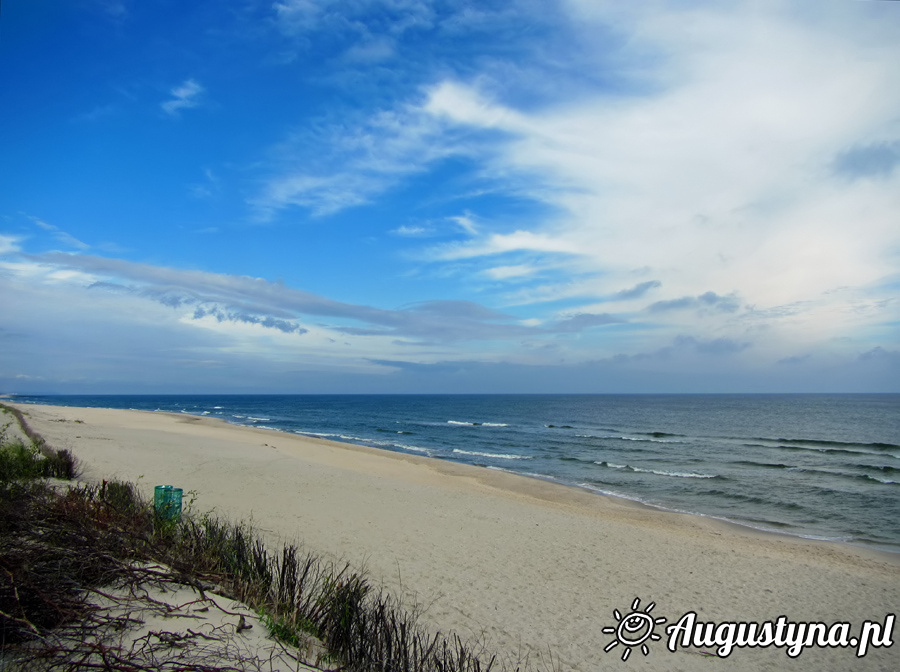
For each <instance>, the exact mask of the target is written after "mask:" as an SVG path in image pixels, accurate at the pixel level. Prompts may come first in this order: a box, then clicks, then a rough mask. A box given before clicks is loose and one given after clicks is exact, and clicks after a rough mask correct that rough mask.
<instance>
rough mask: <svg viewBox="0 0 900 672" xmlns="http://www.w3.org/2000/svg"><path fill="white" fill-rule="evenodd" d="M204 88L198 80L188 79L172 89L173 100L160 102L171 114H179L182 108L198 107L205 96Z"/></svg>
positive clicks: (166, 111) (167, 112)
mask: <svg viewBox="0 0 900 672" xmlns="http://www.w3.org/2000/svg"><path fill="white" fill-rule="evenodd" d="M205 91H206V89H204V88H203V87H202V86H201V85H200V84H199V83H198V82H197V81H196V80H194V79H186V80H185V81H184V83H182V84H180V85H179V86H176V87H175V88H174V89H172V90H171V92H170V94H171V95H172V99H171V100H167V101H165V102H163V103H161V104H160V107H162V109H163V111H164V112H165V113H166V114H168V115H170V116H177V114H178V112H179V111H180V110H185V109H189V108H192V107H197V106H198V105H199V104H200V100H201V98H202V97H203V94H204V92H205Z"/></svg>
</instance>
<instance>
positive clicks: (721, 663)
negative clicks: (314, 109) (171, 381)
mask: <svg viewBox="0 0 900 672" xmlns="http://www.w3.org/2000/svg"><path fill="white" fill-rule="evenodd" d="M13 405H15V404H13ZM15 406H16V407H17V408H19V409H20V410H21V411H22V412H23V413H24V414H25V416H26V419H27V421H28V423H29V424H30V425H31V427H32V428H33V429H34V430H35V431H37V432H38V433H40V434H41V435H43V436H44V437H45V438H46V440H47V441H48V443H49V444H50V445H52V446H53V447H55V448H58V449H62V448H67V449H69V450H71V451H72V452H73V453H74V454H75V455H76V456H77V457H78V459H79V460H80V462H81V464H82V468H83V472H84V477H85V478H87V479H89V480H99V479H109V478H118V479H122V480H128V481H132V482H136V483H137V484H138V485H139V487H140V489H141V490H142V491H143V492H144V493H145V495H147V496H148V497H149V496H150V495H151V494H152V490H153V487H154V486H155V485H158V484H164V483H165V484H172V485H175V486H177V487H181V488H183V489H184V491H185V493H186V495H185V496H186V500H188V501H190V500H194V503H193V511H194V512H198V513H202V512H206V511H212V512H214V513H215V514H216V515H219V516H221V517H225V518H228V519H231V520H236V521H239V520H244V521H247V522H251V523H252V526H253V527H254V529H255V530H256V531H257V532H258V533H260V534H261V535H263V536H264V537H265V538H266V539H268V540H271V541H272V542H273V543H280V542H296V541H299V542H301V543H302V544H303V545H304V547H305V548H307V549H309V550H313V551H316V552H319V553H323V554H326V555H328V556H332V557H335V558H340V559H345V560H347V561H349V562H350V563H351V564H353V565H354V566H356V567H365V568H366V569H367V571H368V573H369V575H370V577H371V579H372V580H373V582H375V583H379V584H383V585H384V586H385V587H387V588H388V589H389V590H391V591H394V592H395V593H396V594H399V595H402V597H403V599H404V601H405V602H406V603H408V604H410V605H412V604H414V603H415V604H418V605H419V606H420V607H421V608H422V609H423V620H424V622H425V623H426V624H428V625H429V626H430V627H432V628H435V629H441V630H444V631H446V630H449V629H452V630H455V631H456V632H458V633H459V634H460V635H462V636H463V637H479V636H483V637H484V639H485V643H486V646H487V647H488V648H489V649H490V650H492V651H494V652H496V653H498V654H500V655H501V656H508V657H512V658H515V657H519V656H524V655H526V654H529V655H530V657H531V659H532V662H535V661H537V660H539V659H540V660H543V662H544V663H548V664H549V663H550V660H551V655H552V662H553V664H555V665H557V666H558V669H560V670H577V671H585V672H587V671H589V670H598V669H608V670H615V669H632V670H686V671H687V670H706V669H710V670H712V669H725V668H726V667H727V668H728V669H730V670H849V669H853V670H857V669H858V670H895V669H897V668H898V666H900V645H897V644H894V645H892V646H886V645H885V646H882V647H878V648H875V647H871V648H870V649H869V651H868V652H867V653H866V655H865V656H864V657H857V649H856V647H855V646H847V647H832V648H828V647H815V646H813V647H809V648H806V649H804V650H803V652H802V654H801V655H799V656H798V657H796V658H791V657H789V656H788V655H787V654H786V652H785V648H783V647H782V648H779V647H777V646H770V647H767V648H764V649H763V648H742V649H737V648H736V649H735V650H734V651H733V652H732V653H731V655H730V656H729V657H728V658H727V660H723V659H721V658H719V657H717V656H715V655H710V654H712V653H713V650H714V649H709V648H707V649H703V650H701V649H700V648H695V647H688V648H683V647H679V648H678V650H677V651H676V652H670V651H669V650H668V649H667V644H668V639H669V637H668V636H667V634H666V631H665V627H666V626H668V625H670V624H672V623H676V622H678V621H679V620H680V619H681V617H682V615H684V614H686V613H688V612H696V614H697V617H696V620H697V621H701V622H704V623H709V622H713V623H725V622H741V621H743V622H748V621H756V622H760V623H762V622H765V621H776V619H778V618H779V617H780V616H784V617H785V618H786V620H787V621H789V622H792V623H806V622H821V623H825V624H827V625H828V626H831V625H833V624H835V623H847V624H849V632H850V634H851V635H852V636H853V637H856V636H857V635H859V634H860V631H861V629H862V627H863V624H864V623H865V622H867V621H869V622H873V623H878V624H883V623H884V622H885V620H886V617H887V616H888V615H889V614H895V613H896V612H897V606H898V604H900V556H897V555H894V554H886V553H879V552H876V551H869V550H866V549H861V548H857V547H852V546H848V545H842V544H835V543H824V542H814V541H808V540H803V539H797V538H792V537H787V536H779V535H772V534H763V533H758V532H755V531H753V530H750V529H746V528H741V527H738V526H735V525H729V524H727V523H723V522H721V521H717V520H712V519H708V518H703V517H699V516H689V515H683V514H675V513H669V512H662V511H658V510H655V509H651V508H649V507H644V506H641V505H637V504H634V503H631V502H628V501H625V500H616V499H613V498H608V497H602V496H599V495H595V494H592V493H589V492H585V491H581V490H579V489H577V488H569V487H565V486H561V485H557V484H554V483H549V482H545V481H540V480H537V479H531V478H527V477H523V476H517V475H513V474H509V473H505V472H502V471H497V470H489V469H484V468H478V467H469V466H466V465H459V464H454V463H450V462H445V461H441V460H434V459H429V458H422V457H416V456H410V455H401V454H397V453H391V452H387V451H380V450H377V449H373V448H367V447H362V446H354V445H350V444H344V443H335V442H329V441H325V440H321V439H312V438H307V437H302V436H298V435H292V434H285V433H279V432H274V431H267V430H262V429H253V428H248V427H239V426H234V425H229V424H227V423H225V422H223V421H221V420H216V419H211V418H200V417H194V416H188V415H175V414H166V413H148V412H139V411H121V410H105V409H93V408H67V407H56V406H35V405H24V404H20V405H15ZM636 598H639V599H640V604H639V605H638V607H637V610H639V611H643V610H644V609H646V607H647V606H648V605H649V604H650V603H655V605H656V606H655V607H654V609H653V611H652V617H653V618H660V617H665V619H666V621H665V623H660V624H657V625H655V628H654V633H655V634H657V635H659V636H660V639H659V640H655V639H647V640H646V641H644V642H642V644H643V645H644V646H646V647H647V650H648V651H649V655H645V654H644V652H643V651H642V650H641V646H640V645H638V644H634V645H633V646H629V643H628V642H627V641H625V639H624V635H622V636H621V637H620V635H619V634H618V633H617V632H613V633H610V632H604V631H603V630H604V628H608V629H610V628H613V627H615V626H618V625H619V623H618V620H617V618H618V616H617V613H618V615H619V616H621V615H625V614H627V613H628V612H630V611H632V606H633V604H634V602H635V599H636ZM619 632H622V631H619ZM896 632H897V628H896V626H895V627H894V628H893V633H896ZM617 639H618V640H619V644H618V645H617V646H615V647H614V648H613V649H612V650H610V651H608V652H606V651H604V649H605V647H607V645H608V644H610V642H613V641H616V640H617ZM893 639H895V637H893V636H892V637H891V641H893ZM628 648H631V649H632V650H631V653H630V656H629V657H628V659H627V661H626V662H623V661H622V655H623V652H624V651H625V650H626V649H628Z"/></svg>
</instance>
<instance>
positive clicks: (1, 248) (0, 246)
mask: <svg viewBox="0 0 900 672" xmlns="http://www.w3.org/2000/svg"><path fill="white" fill-rule="evenodd" d="M20 240H21V238H20V237H19V236H7V235H4V234H2V233H0V254H14V253H16V252H19V251H20V249H21V248H20V247H19V241H20Z"/></svg>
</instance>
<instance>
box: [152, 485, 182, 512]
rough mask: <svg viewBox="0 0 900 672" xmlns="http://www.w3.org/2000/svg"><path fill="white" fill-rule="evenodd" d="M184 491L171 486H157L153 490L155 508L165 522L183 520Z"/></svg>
mask: <svg viewBox="0 0 900 672" xmlns="http://www.w3.org/2000/svg"><path fill="white" fill-rule="evenodd" d="M183 494H184V491H183V490H182V489H181V488H175V487H172V486H171V485H157V486H156V488H154V490H153V508H154V510H155V511H156V515H157V516H159V517H160V518H162V519H163V520H177V519H178V518H181V499H182V496H183Z"/></svg>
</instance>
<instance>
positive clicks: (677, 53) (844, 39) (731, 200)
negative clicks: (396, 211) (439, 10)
mask: <svg viewBox="0 0 900 672" xmlns="http://www.w3.org/2000/svg"><path fill="white" fill-rule="evenodd" d="M571 7H573V8H574V10H573V11H576V12H577V13H578V15H577V20H578V21H580V22H581V24H582V27H583V30H584V31H585V32H586V33H587V32H590V31H593V30H597V29H598V28H599V27H601V24H602V23H603V22H605V21H608V20H610V19H611V18H614V19H615V20H616V21H617V27H618V28H619V29H620V30H623V31H624V32H628V33H630V34H629V37H630V40H631V42H630V43H629V44H630V46H629V49H630V50H631V51H632V52H633V54H640V55H641V56H642V57H643V64H642V66H641V68H640V69H638V68H635V69H634V70H633V71H632V73H631V74H632V76H633V77H637V78H639V80H638V81H639V82H641V81H642V82H643V89H642V87H641V86H640V85H637V86H634V87H630V88H628V90H627V93H626V94H625V95H621V96H617V95H614V94H611V93H609V92H604V91H601V92H598V93H597V94H596V95H594V96H590V95H582V96H581V97H580V98H579V99H577V100H574V101H572V102H560V103H558V104H555V105H548V106H545V107H543V108H539V109H531V110H524V109H523V110H516V109H514V108H513V107H512V106H510V105H504V104H502V103H500V102H496V99H494V100H492V99H491V95H490V93H489V92H486V91H485V86H486V85H485V83H484V81H478V82H475V83H474V84H472V85H464V84H462V83H460V82H459V81H455V80H454V81H448V82H445V83H444V84H441V85H439V86H436V87H435V88H434V89H433V90H432V93H431V97H430V98H429V100H428V102H427V103H426V104H425V106H424V109H426V110H427V111H429V112H431V113H433V114H435V115H436V116H437V117H438V118H440V119H442V120H444V121H447V122H448V123H449V122H452V123H455V124H458V125H460V126H466V127H472V126H474V127H477V128H481V129H485V130H490V131H500V134H499V135H495V136H494V137H493V139H492V141H491V142H490V144H489V145H488V147H486V148H485V153H486V155H487V156H489V157H490V159H489V161H488V163H487V167H486V168H485V173H486V174H488V175H489V176H492V177H496V179H497V180H498V181H503V180H505V181H506V183H507V184H508V185H510V187H511V188H513V189H514V190H515V193H517V194H519V195H522V194H528V195H529V196H530V197H531V198H533V199H535V200H539V201H543V202H544V203H546V204H547V205H549V206H551V207H552V208H553V209H554V210H555V211H556V212H559V213H561V214H559V215H557V216H553V217H549V218H547V219H546V220H545V221H544V222H543V223H539V224H538V225H536V226H529V227H528V228H519V229H518V230H514V231H512V232H495V233H491V232H490V231H489V227H483V231H482V235H481V236H479V237H476V238H474V239H472V240H469V241H466V242H463V243H460V242H453V243H447V244H445V245H441V246H438V247H435V248H432V249H431V250H430V252H429V253H430V256H431V258H432V259H438V260H445V261H454V260H460V259H469V260H477V259H479V258H484V261H485V263H490V261H491V257H495V256H497V255H506V256H505V257H504V261H505V262H507V263H506V264H504V265H502V266H500V267H499V268H501V269H502V268H516V267H518V266H520V265H524V263H525V262H524V259H528V258H533V257H535V255H538V257H537V258H539V259H540V258H543V259H544V260H545V261H546V260H547V259H548V258H549V256H551V255H566V256H568V257H569V258H570V261H569V262H568V267H569V270H570V271H571V272H572V273H581V274H583V275H585V276H592V278H591V279H590V280H589V281H588V282H577V283H573V282H572V280H571V273H570V276H569V278H566V279H564V280H563V282H562V283H561V284H548V285H544V286H532V287H530V288H527V289H525V290H522V294H521V296H524V295H525V294H530V295H532V296H533V297H541V296H543V297H544V299H546V298H547V297H552V298H557V299H558V298H563V297H565V296H575V295H578V293H579V292H582V291H584V289H585V288H586V287H587V286H590V289H591V291H593V292H594V294H595V296H597V297H598V298H601V297H607V299H608V297H611V296H613V295H615V293H616V292H621V291H623V290H624V289H625V288H627V287H628V286H634V284H635V281H634V279H635V278H638V280H639V281H641V282H650V281H653V282H655V283H656V285H655V287H656V289H654V297H653V298H654V301H665V300H677V299H679V298H680V297H685V296H695V297H696V296H701V295H703V294H705V293H707V292H713V293H715V294H717V295H720V296H726V295H732V294H733V295H736V296H739V297H740V300H741V302H742V303H744V304H747V305H752V306H756V307H757V308H764V307H775V306H780V305H784V304H788V303H794V302H798V301H804V300H813V301H814V302H815V305H819V304H820V303H821V304H822V305H824V306H831V308H832V309H839V308H840V306H842V305H845V304H844V301H845V300H846V299H845V298H844V297H842V296H841V295H839V294H829V292H831V291H832V290H834V289H835V288H839V287H843V286H849V287H855V288H866V289H865V291H867V292H872V293H874V296H876V297H877V296H878V295H879V293H883V292H884V291H885V290H883V289H878V288H877V287H878V283H879V280H880V279H883V278H886V277H889V276H892V275H895V274H896V268H897V267H898V250H900V227H897V225H896V224H897V218H896V213H897V212H900V174H898V171H894V170H893V163H890V166H887V167H885V166H886V165H887V164H886V163H885V161H886V159H885V157H884V156H882V154H885V152H884V151H882V152H881V154H879V155H878V156H877V157H875V158H876V159H878V160H879V161H881V163H879V164H878V170H877V171H875V172H874V173H873V172H872V171H873V170H874V169H868V168H867V170H869V173H867V174H866V176H867V178H868V179H864V180H863V179H857V180H847V179H845V178H844V177H843V176H840V175H836V174H835V172H836V171H835V169H834V166H835V160H836V157H840V156H845V157H846V156H847V154H846V152H847V151H848V150H847V148H852V147H855V146H862V147H873V146H874V147H876V148H878V147H882V148H883V147H888V148H891V151H892V152H893V149H892V148H894V147H895V146H896V145H895V144H893V143H896V142H897V140H898V139H900V123H898V121H897V111H898V110H900V71H898V70H897V69H896V68H895V67H894V65H893V64H894V63H896V62H900V46H898V45H900V43H897V42H896V40H895V39H893V38H892V37H890V36H889V31H885V30H883V29H882V28H879V27H878V26H875V25H874V23H878V22H877V21H876V22H872V21H871V20H869V19H868V18H867V17H866V16H865V14H861V13H858V12H857V13H850V15H849V16H847V12H846V11H845V9H844V8H841V9H838V10H836V12H837V13H838V14H839V15H840V17H839V19H836V18H834V17H831V19H822V18H820V19H816V20H811V19H810V17H804V16H799V17H798V16H797V15H796V14H794V15H792V14H791V9H790V8H785V9H784V10H782V9H781V7H780V6H779V5H772V4H764V5H759V3H739V4H737V5H735V4H733V3H729V4H728V5H727V6H724V5H720V4H714V3H695V4H693V5H691V6H689V7H687V8H685V9H683V10H681V9H678V8H677V6H673V5H659V4H658V3H653V4H652V5H643V4H639V5H633V6H629V7H628V8H627V9H620V8H619V6H618V5H616V6H614V7H613V6H611V5H609V4H603V3H592V2H585V3H574V2H573V3H571ZM828 7H829V11H830V10H831V7H830V6H828ZM795 9H796V7H795ZM825 14H828V12H825ZM848 21H849V22H850V24H852V29H851V26H850V25H848V23H847V22H848ZM895 24H896V21H895ZM599 58H600V55H599V54H598V63H599V62H600V61H599ZM870 153H871V152H870ZM854 156H855V155H854ZM864 158H866V160H867V161H869V163H867V164H866V165H867V166H868V165H869V164H870V163H871V160H870V159H871V157H869V155H868V154H867V155H866V157H864ZM888 158H889V159H890V160H891V161H893V154H891V155H890V157H888ZM845 163H846V161H845ZM882 164H884V165H882ZM854 165H855V164H854ZM510 262H511V263H510ZM490 273H491V272H490V271H488V274H490ZM502 276H503V271H500V272H499V274H498V273H497V272H494V273H493V276H492V277H494V278H495V279H499V278H502ZM508 277H509V278H510V279H515V278H516V277H517V276H516V274H515V273H511V274H509V276H508ZM647 303H649V302H645V303H644V305H647ZM885 310H888V309H885ZM890 310H893V311H896V308H892V309H890ZM829 314H830V313H829V311H828V310H824V311H823V310H817V312H815V313H811V314H809V315H808V318H809V319H808V320H806V321H805V322H804V324H803V328H805V329H810V328H811V329H814V330H815V331H814V334H815V336H814V338H818V339H825V338H831V337H834V338H837V337H839V336H841V335H845V334H846V333H848V332H849V331H851V328H850V327H849V326H848V325H847V324H842V323H840V322H839V321H835V320H833V319H829V317H828V315H829ZM814 315H816V316H817V317H814ZM722 317H723V316H717V317H715V319H714V320H713V321H712V322H711V323H710V324H708V325H706V326H704V327H703V328H710V329H719V330H724V332H725V333H726V335H729V334H730V335H740V334H741V333H742V332H743V330H745V329H746V328H747V325H746V324H745V322H743V321H742V320H744V316H743V312H742V311H735V312H734V313H733V314H729V315H728V316H725V317H727V318H728V319H726V320H723V319H722ZM710 319H712V318H710ZM878 319H890V318H889V317H888V314H886V313H882V314H881V315H880V316H879V318H878ZM894 319H896V315H895V317H894ZM666 324H667V325H668V329H666V330H665V331H664V332H662V333H671V329H673V328H677V324H678V320H677V319H675V318H668V317H667V322H666ZM698 326H699V325H698ZM854 328H855V329H858V328H859V325H858V324H857V325H855V327H854Z"/></svg>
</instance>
